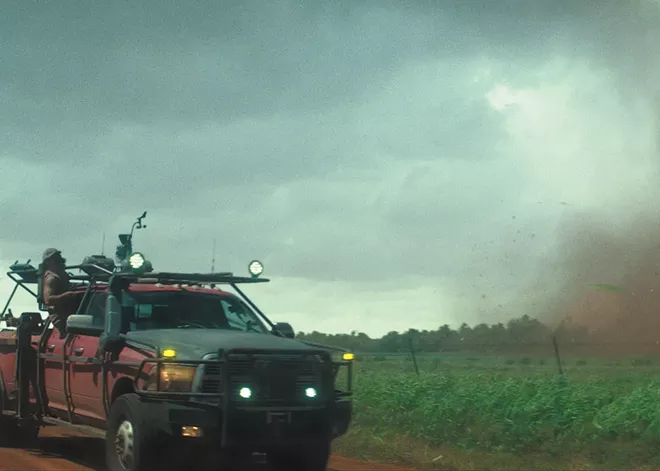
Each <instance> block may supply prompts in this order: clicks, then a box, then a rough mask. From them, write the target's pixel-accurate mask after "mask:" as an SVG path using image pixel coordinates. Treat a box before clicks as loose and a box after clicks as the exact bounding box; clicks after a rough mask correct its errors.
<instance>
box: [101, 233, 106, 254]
mask: <svg viewBox="0 0 660 471" xmlns="http://www.w3.org/2000/svg"><path fill="white" fill-rule="evenodd" d="M101 255H105V232H104V233H103V242H102V243H101Z"/></svg>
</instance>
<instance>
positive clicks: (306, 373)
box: [201, 354, 332, 406]
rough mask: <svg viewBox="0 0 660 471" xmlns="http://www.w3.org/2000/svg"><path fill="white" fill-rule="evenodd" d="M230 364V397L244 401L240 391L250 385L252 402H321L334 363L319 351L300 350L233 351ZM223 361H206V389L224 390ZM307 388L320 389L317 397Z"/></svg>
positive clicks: (203, 383)
mask: <svg viewBox="0 0 660 471" xmlns="http://www.w3.org/2000/svg"><path fill="white" fill-rule="evenodd" d="M226 367H227V368H228V372H227V373H228V381H229V384H228V386H229V388H228V391H229V394H230V397H229V399H230V400H232V401H236V402H245V398H241V397H240V395H239V391H240V390H241V388H245V387H247V388H249V389H250V391H251V392H252V395H251V397H250V398H249V401H248V403H249V404H251V405H261V406H268V405H273V406H275V405H279V406H284V405H289V406H295V405H302V404H304V405H310V400H311V399H313V401H314V402H319V401H322V400H323V399H324V397H323V393H324V391H327V390H328V384H331V378H332V365H331V363H329V362H327V361H324V359H323V358H322V357H320V356H318V355H309V354H299V355H281V354H258V355H257V354H254V355H247V354H232V355H229V358H228V362H227V364H226ZM222 380H223V376H222V366H221V364H217V365H212V364H207V365H206V366H205V369H204V375H203V378H202V383H201V390H202V392H204V393H213V392H221V391H222V389H223V388H222ZM307 388H314V389H315V390H316V391H317V394H318V395H317V396H316V397H315V398H308V397H306V395H305V391H306V389H307Z"/></svg>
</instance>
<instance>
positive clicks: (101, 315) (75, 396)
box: [68, 292, 108, 420]
mask: <svg viewBox="0 0 660 471" xmlns="http://www.w3.org/2000/svg"><path fill="white" fill-rule="evenodd" d="M107 297H108V293H107V292H95V293H92V295H91V298H90V301H89V304H87V306H86V307H84V308H83V309H84V312H85V314H90V315H92V316H94V324H96V325H100V326H102V325H103V323H104V320H105V301H106V298H107ZM98 348H99V336H92V335H75V336H74V337H73V340H72V342H71V348H70V350H69V352H70V353H69V356H68V359H69V365H70V366H69V367H70V368H71V370H70V371H71V376H70V379H69V385H70V394H71V402H72V404H73V409H74V413H75V414H77V415H80V416H83V417H86V418H90V419H96V420H105V409H104V407H103V400H102V396H103V395H102V391H103V390H102V388H101V385H102V380H101V374H102V368H101V365H102V362H101V357H100V356H99V355H97V352H98Z"/></svg>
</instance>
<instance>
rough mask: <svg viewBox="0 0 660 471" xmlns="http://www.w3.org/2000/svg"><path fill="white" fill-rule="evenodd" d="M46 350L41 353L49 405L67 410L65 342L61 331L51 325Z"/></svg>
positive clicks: (47, 334) (47, 333)
mask: <svg viewBox="0 0 660 471" xmlns="http://www.w3.org/2000/svg"><path fill="white" fill-rule="evenodd" d="M45 335H46V336H47V340H46V343H45V350H44V351H43V352H41V353H40V355H41V357H42V358H43V359H44V382H45V386H46V394H47V395H48V407H50V408H54V409H59V410H62V411H66V399H65V397H64V342H65V340H64V339H62V338H60V333H59V332H58V331H57V329H54V328H53V326H52V325H51V326H50V328H49V330H48V331H47V332H46V333H45Z"/></svg>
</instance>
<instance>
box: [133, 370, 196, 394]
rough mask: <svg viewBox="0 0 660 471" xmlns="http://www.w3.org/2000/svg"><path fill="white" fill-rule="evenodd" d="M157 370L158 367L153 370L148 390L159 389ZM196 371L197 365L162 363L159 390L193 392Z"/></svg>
mask: <svg viewBox="0 0 660 471" xmlns="http://www.w3.org/2000/svg"><path fill="white" fill-rule="evenodd" d="M157 372H158V368H157V367H154V368H153V369H152V370H151V375H150V378H149V381H148V384H147V388H146V389H147V390H148V391H156V390H157V389H156V387H157V381H156V374H157ZM196 372H197V367H196V366H190V365H178V364H167V363H165V364H162V365H161V366H160V389H158V391H163V392H191V391H192V385H193V379H194V378H195V373H196Z"/></svg>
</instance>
